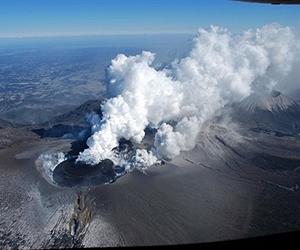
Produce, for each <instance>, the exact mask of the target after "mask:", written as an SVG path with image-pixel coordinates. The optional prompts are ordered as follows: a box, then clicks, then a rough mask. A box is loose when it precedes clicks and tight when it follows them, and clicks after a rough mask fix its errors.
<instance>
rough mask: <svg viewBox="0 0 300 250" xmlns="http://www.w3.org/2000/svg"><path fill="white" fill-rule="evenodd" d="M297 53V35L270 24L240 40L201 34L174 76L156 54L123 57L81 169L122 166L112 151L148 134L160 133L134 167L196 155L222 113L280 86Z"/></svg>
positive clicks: (224, 33) (220, 33) (214, 31)
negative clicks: (206, 128)
mask: <svg viewBox="0 0 300 250" xmlns="http://www.w3.org/2000/svg"><path fill="white" fill-rule="evenodd" d="M298 53H299V41H298V40H297V39H296V37H295V35H294V32H293V31H292V29H291V28H289V27H282V26H280V25H278V24H271V25H266V26H263V27H262V28H258V29H256V30H247V31H245V32H243V33H242V34H240V35H233V34H231V33H230V32H229V31H228V30H227V29H223V28H219V27H215V26H212V27H211V28H210V29H199V32H198V36H197V37H196V38H195V39H194V48H193V49H192V50H191V52H190V53H189V55H188V56H187V57H186V58H183V59H181V60H177V61H175V62H173V64H172V68H171V69H163V70H157V69H155V68H154V67H153V66H152V64H153V61H154V57H155V55H154V54H153V53H151V52H142V53H141V54H140V55H136V56H125V55H123V54H120V55H118V56H117V57H116V58H115V59H114V60H112V63H111V66H110V67H109V69H108V77H109V79H110V82H109V89H110V95H111V98H110V99H109V100H108V101H107V102H106V103H105V104H104V105H103V106H102V112H103V119H102V120H101V122H100V123H99V124H98V126H96V127H97V129H95V130H94V133H93V135H92V136H91V137H90V138H89V139H88V140H87V145H88V148H87V149H86V150H84V151H83V152H82V153H80V155H79V157H78V161H84V162H86V163H88V164H97V163H99V162H100V161H101V160H103V159H106V158H109V159H111V160H113V161H114V162H115V163H120V161H121V159H118V157H117V156H116V154H115V153H114V152H113V148H115V147H117V146H118V143H119V140H120V139H121V138H125V139H127V140H131V141H132V142H135V143H140V142H141V141H142V139H143V138H144V135H145V132H144V130H145V128H146V127H147V126H151V127H155V128H157V133H156V135H155V143H154V148H153V150H152V151H151V152H150V153H149V152H147V151H145V150H143V151H140V150H139V151H138V152H137V155H136V157H134V158H135V163H136V165H138V166H141V165H143V166H149V165H152V164H154V163H155V162H156V160H157V158H159V159H161V158H169V159H170V158H172V157H174V156H176V155H178V154H179V153H180V152H181V151H182V150H190V149H192V148H193V147H194V146H195V144H196V141H197V136H198V134H199V131H200V130H201V126H202V125H203V123H204V122H205V121H207V120H208V119H209V118H211V117H212V116H213V115H214V114H215V112H216V111H217V110H219V109H220V108H222V107H223V106H224V105H225V104H228V103H230V102H233V101H239V100H241V99H242V98H244V97H246V96H248V95H250V94H251V93H252V92H254V91H262V90H266V89H268V88H273V87H274V86H276V85H277V84H278V83H279V82H282V81H283V80H284V79H285V77H286V76H287V75H288V73H289V72H290V70H291V68H292V67H293V63H294V61H295V57H296V55H298ZM133 165H134V164H133Z"/></svg>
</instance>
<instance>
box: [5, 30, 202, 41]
mask: <svg viewBox="0 0 300 250" xmlns="http://www.w3.org/2000/svg"><path fill="white" fill-rule="evenodd" d="M196 33H197V30H196V31H161V32H158V31H157V32H156V31H154V32H128V33H127V32H125V33H85V34H75V33H74V34H24V35H23V34H15V35H0V39H26V38H68V37H70V38H71V37H100V36H136V35H145V36H146V35H192V34H196Z"/></svg>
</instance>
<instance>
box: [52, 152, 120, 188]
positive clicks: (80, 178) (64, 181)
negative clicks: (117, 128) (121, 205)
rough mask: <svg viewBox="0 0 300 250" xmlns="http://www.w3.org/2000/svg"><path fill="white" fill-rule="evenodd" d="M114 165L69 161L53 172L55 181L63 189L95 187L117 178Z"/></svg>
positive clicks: (107, 161) (105, 162)
mask: <svg viewBox="0 0 300 250" xmlns="http://www.w3.org/2000/svg"><path fill="white" fill-rule="evenodd" d="M113 167H114V164H113V162H112V161H111V160H108V159H106V160H103V161H102V162H100V163H99V164H97V165H88V164H84V163H82V162H76V161H75V159H74V158H73V159H68V160H66V161H64V162H62V163H60V164H59V165H58V166H57V167H56V168H55V170H54V171H53V180H54V181H55V183H56V184H57V185H59V186H62V187H73V186H94V185H101V184H105V183H107V182H111V181H113V180H114V179H115V178H116V173H115V171H114V168H113Z"/></svg>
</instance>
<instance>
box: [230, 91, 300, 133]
mask: <svg viewBox="0 0 300 250" xmlns="http://www.w3.org/2000/svg"><path fill="white" fill-rule="evenodd" d="M232 117H233V120H234V121H236V122H238V123H240V125H241V126H242V127H248V128H251V129H258V130H265V131H277V132H282V133H286V134H299V133H300V105H299V104H298V103H297V102H296V101H295V100H293V99H292V98H291V97H289V96H287V95H284V94H282V93H281V92H279V91H272V92H271V93H270V94H267V95H257V94H253V95H250V96H248V97H247V98H245V99H244V100H243V101H242V102H240V103H235V104H234V105H233V112H232Z"/></svg>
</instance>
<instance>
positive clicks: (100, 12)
mask: <svg viewBox="0 0 300 250" xmlns="http://www.w3.org/2000/svg"><path fill="white" fill-rule="evenodd" d="M270 22H278V23H281V24H283V25H291V26H294V27H296V28H297V29H299V28H300V5H299V6H297V5H293V6H283V5H265V4H249V3H240V2H234V1H230V0H1V1H0V37H22V36H60V35H63V36H68V35H88V34H99V35H101V34H144V33H145V34H148V33H150V34H151V33H195V32H196V31H197V29H198V28H199V27H206V26H208V25H211V24H215V25H221V26H225V27H228V28H230V29H233V30H237V31H238V30H241V29H244V28H252V27H257V26H260V25H263V24H266V23H270Z"/></svg>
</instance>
